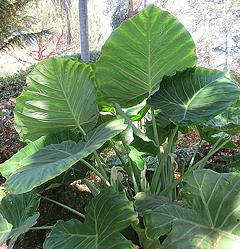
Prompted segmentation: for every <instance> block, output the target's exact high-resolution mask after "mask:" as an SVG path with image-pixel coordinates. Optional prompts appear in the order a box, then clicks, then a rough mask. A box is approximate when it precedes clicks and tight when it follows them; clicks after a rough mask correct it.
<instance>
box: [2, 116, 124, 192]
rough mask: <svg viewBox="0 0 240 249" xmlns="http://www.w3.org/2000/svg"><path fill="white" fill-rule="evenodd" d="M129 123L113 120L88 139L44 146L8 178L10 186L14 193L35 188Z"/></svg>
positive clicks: (93, 132)
mask: <svg viewBox="0 0 240 249" xmlns="http://www.w3.org/2000/svg"><path fill="white" fill-rule="evenodd" d="M126 127H127V125H125V124H124V123H123V120H113V121H110V122H108V123H105V124H102V125H100V126H99V127H97V128H96V129H94V130H93V131H91V132H89V133H88V134H87V136H86V137H85V139H86V141H80V142H78V143H76V142H74V141H71V140H69V141H65V142H62V143H61V144H52V145H48V146H46V147H44V148H42V149H40V150H39V151H37V152H36V153H34V154H32V155H31V156H29V157H27V158H26V159H25V160H24V165H22V167H21V168H20V169H19V170H17V171H15V172H14V173H13V174H12V175H11V176H10V177H9V178H8V179H7V181H6V188H7V190H8V191H9V192H11V193H13V194H20V193H25V192H28V191H31V190H32V189H33V188H35V187H37V186H39V185H41V184H43V183H45V182H47V181H49V180H50V179H53V178H54V177H56V176H58V175H60V174H62V173H63V172H65V171H66V170H68V169H69V168H70V167H71V166H73V165H74V164H75V163H76V162H78V161H79V160H80V159H82V158H85V157H87V156H88V155H90V154H91V153H92V152H94V151H95V150H97V149H98V148H100V147H101V146H102V145H103V144H104V143H105V142H106V141H108V140H109V139H111V138H112V137H114V136H116V135H117V134H119V133H120V132H121V131H123V130H124V129H126Z"/></svg>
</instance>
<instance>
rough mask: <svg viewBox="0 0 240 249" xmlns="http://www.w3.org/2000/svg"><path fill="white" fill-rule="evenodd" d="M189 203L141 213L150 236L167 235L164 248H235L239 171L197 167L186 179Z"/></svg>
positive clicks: (239, 231) (239, 237) (239, 223)
mask: <svg viewBox="0 0 240 249" xmlns="http://www.w3.org/2000/svg"><path fill="white" fill-rule="evenodd" d="M183 190H184V199H185V200H186V201H187V202H188V207H182V206H179V205H176V204H165V205H163V206H159V207H157V208H155V209H154V210H153V211H152V212H149V213H147V214H146V215H145V216H144V222H145V225H146V233H147V236H149V237H150V238H158V237H159V236H161V235H165V234H168V235H167V238H166V239H165V240H164V242H163V248H168V249H182V248H186V249H209V248H218V249H226V248H238V246H239V245H240V195H239V192H240V175H239V174H236V173H229V174H219V173H216V172H214V171H211V170H197V171H194V172H193V173H192V175H190V176H188V177H187V178H186V179H185V186H184V189H183Z"/></svg>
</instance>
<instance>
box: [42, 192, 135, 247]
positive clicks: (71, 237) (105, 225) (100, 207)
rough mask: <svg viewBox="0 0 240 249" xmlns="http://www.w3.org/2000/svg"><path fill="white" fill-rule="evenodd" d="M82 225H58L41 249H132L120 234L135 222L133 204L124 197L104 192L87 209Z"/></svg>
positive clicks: (121, 194)
mask: <svg viewBox="0 0 240 249" xmlns="http://www.w3.org/2000/svg"><path fill="white" fill-rule="evenodd" d="M86 212H87V215H86V219H85V222H84V223H81V222H80V221H78V220H70V221H67V222H64V221H59V222H58V223H57V224H56V225H55V226H54V228H53V229H52V231H51V233H50V234H49V235H48V237H47V239H46V241H45V242H44V246H43V248H44V249H59V248H61V249H69V248H71V249H133V248H134V246H133V244H132V243H131V241H128V240H127V239H126V238H124V237H123V235H122V234H121V233H120V232H121V231H122V230H123V229H125V228H127V227H128V226H129V225H130V224H131V223H134V222H136V221H137V213H136V212H134V208H133V205H132V203H131V202H130V201H129V200H128V199H127V197H126V195H125V194H124V193H116V192H115V191H114V190H113V189H112V188H108V189H105V190H103V191H102V192H101V193H100V194H99V195H98V196H97V197H96V198H94V199H93V200H92V201H91V202H90V204H89V205H88V207H87V208H86Z"/></svg>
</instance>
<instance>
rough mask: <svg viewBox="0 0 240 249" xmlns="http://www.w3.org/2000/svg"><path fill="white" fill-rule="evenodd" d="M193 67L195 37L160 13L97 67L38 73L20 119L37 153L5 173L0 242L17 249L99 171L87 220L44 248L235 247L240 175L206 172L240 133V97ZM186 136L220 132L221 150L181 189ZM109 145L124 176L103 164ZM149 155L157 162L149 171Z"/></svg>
mask: <svg viewBox="0 0 240 249" xmlns="http://www.w3.org/2000/svg"><path fill="white" fill-rule="evenodd" d="M196 64H197V56H196V53H195V44H194V42H193V40H192V38H191V35H190V34H189V33H188V32H187V31H186V29H185V28H184V26H183V25H182V24H181V23H180V22H179V21H178V20H177V19H176V18H175V17H173V16H172V15H171V14H169V13H168V12H166V11H162V10H160V9H158V8H157V7H155V6H149V7H147V8H146V9H144V10H143V11H142V12H140V13H139V14H137V15H136V16H134V17H133V18H131V19H129V20H127V21H125V22H124V23H122V25H121V26H120V27H119V28H117V29H116V30H115V31H113V33H112V34H111V36H110V37H109V39H108V40H107V41H106V43H105V45H104V46H103V48H102V52H101V57H100V59H99V60H98V61H97V62H96V64H94V65H93V64H86V63H84V62H81V61H76V60H73V59H69V58H53V59H49V60H47V61H44V62H41V63H40V64H38V65H37V66H36V67H35V68H34V69H33V71H32V72H31V73H30V74H29V76H28V79H27V86H26V87H25V88H24V90H23V92H22V94H21V96H20V97H18V98H17V105H16V108H15V110H14V117H15V126H16V129H17V131H18V132H19V135H20V137H21V138H22V140H24V141H26V142H27V143H28V144H27V146H26V147H24V148H23V149H22V150H20V151H19V152H18V153H17V154H15V155H14V156H13V157H12V158H11V159H9V160H8V161H7V162H5V163H3V164H2V165H0V172H1V174H2V176H4V177H5V178H6V182H5V185H4V187H5V192H4V194H3V195H6V196H3V197H2V200H1V204H0V227H1V230H0V244H1V243H3V242H4V241H5V240H8V241H9V248H12V247H13V245H14V242H15V241H16V240H17V238H18V237H19V235H20V234H22V233H25V232H26V231H28V230H29V229H32V227H33V226H34V225H35V224H36V223H37V219H38V217H39V213H38V212H37V208H38V205H39V200H40V199H41V198H45V199H47V200H50V201H53V200H51V199H49V198H48V197H46V196H45V197H43V196H42V195H41V192H42V191H43V190H44V189H46V188H51V187H52V186H56V184H69V183H71V182H73V181H74V180H77V179H84V178H85V176H86V174H87V172H93V173H94V174H95V175H97V176H98V177H99V178H100V179H101V183H102V184H92V183H90V182H88V181H85V183H87V184H88V187H89V189H90V190H91V192H92V194H93V196H94V198H93V199H92V200H91V201H90V203H89V204H88V206H87V208H86V214H81V213H79V212H78V211H76V210H75V211H74V210H72V209H70V208H69V210H70V211H73V212H74V213H75V214H78V215H79V219H72V220H69V221H66V222H65V221H59V222H57V224H55V225H54V224H53V226H52V227H49V226H48V227H40V228H39V229H51V231H50V233H49V234H48V236H47V238H46V240H45V242H44V245H43V248H46V249H53V248H54V249H55V248H56V249H59V248H60V249H69V248H81V249H91V248H98V249H110V248H111V249H121V248H122V249H127V248H129V249H131V248H132V249H133V248H138V247H137V246H140V248H144V249H157V248H169V249H170V248H173V249H176V248H179V249H180V248H181V249H182V248H184V249H196V248H199V249H200V248H202V249H205V248H206V249H208V248H220V249H227V248H228V249H230V248H237V247H236V246H237V245H239V243H240V222H239V220H240V213H239V212H240V195H239V191H240V175H239V174H238V173H231V174H219V173H215V172H213V171H211V170H206V169H204V165H205V164H206V162H207V160H208V158H209V157H210V156H212V155H213V154H214V153H215V152H216V151H218V150H219V149H220V148H221V147H223V146H224V145H226V144H227V143H228V142H229V141H230V139H231V135H233V134H236V133H237V132H239V117H240V116H239V108H240V106H239V96H240V88H239V86H238V85H237V84H236V83H235V82H234V81H233V80H231V78H229V76H228V75H227V74H225V73H224V72H221V71H218V70H213V69H209V68H203V67H198V66H196ZM136 122H138V123H142V124H143V126H144V127H142V128H141V129H140V128H139V127H138V126H137V125H136ZM189 127H195V129H199V130H201V131H209V130H211V132H212V133H211V134H214V135H216V136H215V138H214V139H215V140H214V141H215V144H214V145H213V147H212V149H211V150H210V152H209V153H208V154H207V155H206V156H205V157H204V158H202V159H201V160H200V161H198V162H197V163H195V164H192V165H190V166H189V167H188V168H187V169H186V170H185V173H184V174H183V175H182V176H181V177H180V179H175V178H174V175H175V171H176V170H177V162H176V161H177V159H176V158H175V157H174V152H175V147H176V142H177V140H178V134H179V133H180V132H181V131H182V130H186V129H188V128H189ZM200 134H205V133H204V132H202V133H200ZM222 134H224V135H222ZM205 138H206V137H205ZM203 139H204V137H203ZM116 144H118V145H119V144H121V145H122V148H123V151H125V152H124V155H123V154H122V153H121V152H120V151H119V150H118V147H117V146H116ZM106 146H108V147H109V146H111V147H112V149H113V150H115V152H116V155H118V157H119V163H118V165H117V166H113V165H109V164H107V163H106V162H107V161H106V160H104V158H103V157H105V154H104V153H101V152H102V150H103V148H104V147H106ZM147 155H151V156H152V157H155V158H156V163H155V165H154V167H153V168H151V169H149V167H148V166H149V165H147V163H146V160H144V157H145V156H147ZM177 190H178V191H177ZM55 203H56V204H59V203H57V202H55ZM65 207H66V206H65ZM66 208H68V207H66ZM34 229H35V230H36V229H38V227H34ZM126 229H127V230H126ZM131 230H134V231H135V234H137V235H138V239H137V240H136V238H135V239H133V240H132V241H131V234H132V233H128V232H129V231H131ZM123 231H124V233H123Z"/></svg>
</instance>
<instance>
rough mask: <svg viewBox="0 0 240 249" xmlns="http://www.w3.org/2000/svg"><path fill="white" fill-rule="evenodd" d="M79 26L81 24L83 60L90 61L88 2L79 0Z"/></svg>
mask: <svg viewBox="0 0 240 249" xmlns="http://www.w3.org/2000/svg"><path fill="white" fill-rule="evenodd" d="M78 10H79V24H80V41H81V59H82V60H83V61H89V59H90V54H89V41H88V11H87V0H79V2H78Z"/></svg>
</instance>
